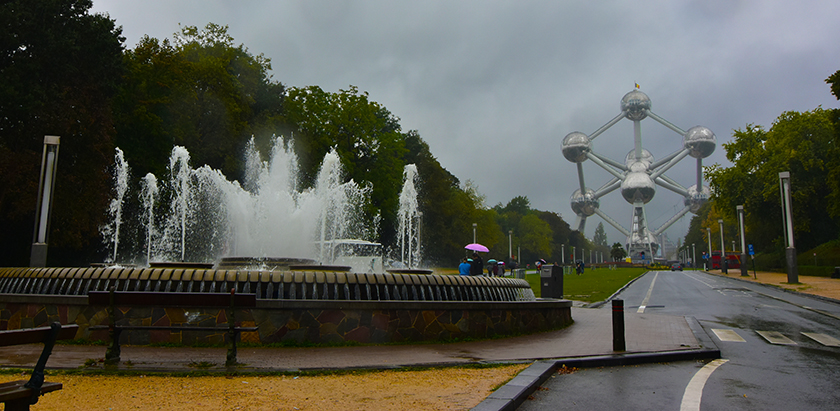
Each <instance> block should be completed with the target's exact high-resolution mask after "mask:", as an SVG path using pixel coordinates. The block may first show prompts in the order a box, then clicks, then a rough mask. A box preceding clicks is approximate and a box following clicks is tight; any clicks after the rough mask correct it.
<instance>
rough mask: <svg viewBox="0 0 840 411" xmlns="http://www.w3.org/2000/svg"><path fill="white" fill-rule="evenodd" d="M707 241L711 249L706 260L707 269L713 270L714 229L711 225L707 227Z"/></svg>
mask: <svg viewBox="0 0 840 411" xmlns="http://www.w3.org/2000/svg"><path fill="white" fill-rule="evenodd" d="M706 241H708V247H709V250H708V251H709V254H708V255H707V257H708V258H707V259H706V261H707V263H706V264H707V267H706V269H707V270H711V269H712V229H711V228H710V227H706Z"/></svg>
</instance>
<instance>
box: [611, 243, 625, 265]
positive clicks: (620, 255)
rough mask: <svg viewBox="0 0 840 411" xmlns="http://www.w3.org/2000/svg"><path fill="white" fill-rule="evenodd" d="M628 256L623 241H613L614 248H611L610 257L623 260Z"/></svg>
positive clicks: (614, 259)
mask: <svg viewBox="0 0 840 411" xmlns="http://www.w3.org/2000/svg"><path fill="white" fill-rule="evenodd" d="M626 257H627V251H626V250H625V249H624V246H623V245H621V243H613V245H612V248H610V258H611V259H612V260H613V261H622V260H624V258H626Z"/></svg>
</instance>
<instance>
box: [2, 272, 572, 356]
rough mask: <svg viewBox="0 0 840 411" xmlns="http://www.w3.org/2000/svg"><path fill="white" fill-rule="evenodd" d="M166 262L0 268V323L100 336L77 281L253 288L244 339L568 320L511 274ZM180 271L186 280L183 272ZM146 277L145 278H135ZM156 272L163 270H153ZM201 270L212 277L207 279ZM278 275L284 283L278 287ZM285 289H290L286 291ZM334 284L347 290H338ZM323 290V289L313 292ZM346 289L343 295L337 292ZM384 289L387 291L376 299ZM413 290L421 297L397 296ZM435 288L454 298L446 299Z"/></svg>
mask: <svg viewBox="0 0 840 411" xmlns="http://www.w3.org/2000/svg"><path fill="white" fill-rule="evenodd" d="M165 271H166V270H162V269H158V270H150V269H105V268H95V269H94V268H90V269H60V268H57V269H30V268H27V269H7V268H0V329H3V330H6V329H18V328H30V327H39V326H45V325H47V324H49V323H50V322H52V321H59V322H61V323H62V324H70V323H74V324H78V325H79V326H80V328H79V332H78V335H77V338H78V339H82V340H91V341H95V340H103V341H107V339H108V335H107V331H94V332H91V331H89V330H88V327H89V326H92V325H103V324H107V323H108V316H107V310H106V307H105V306H90V305H88V301H87V295H86V291H84V290H91V289H98V290H105V289H107V288H109V287H111V286H113V287H116V289H118V290H123V289H129V290H133V289H135V288H140V289H141V291H142V290H145V289H146V288H149V290H150V291H155V290H157V291H161V292H165V291H172V292H175V291H179V292H184V291H193V292H195V291H197V289H196V288H197V287H201V286H202V284H204V287H205V288H206V289H205V291H206V292H210V289H211V288H212V289H213V291H214V292H226V291H227V290H228V289H235V290H236V291H237V292H240V293H241V292H255V293H256V294H257V296H258V297H257V298H258V299H257V306H256V307H255V308H251V309H241V310H237V312H236V321H237V322H238V323H240V324H241V325H243V326H258V327H259V331H257V332H252V333H242V335H241V340H242V341H244V342H253V343H258V344H270V343H278V342H284V341H295V342H311V343H342V342H350V341H355V342H360V343H384V342H402V341H405V342H411V341H441V340H451V339H456V338H458V339H463V338H487V337H493V336H507V335H518V334H527V333H534V332H539V331H546V330H550V329H557V328H561V327H564V326H566V325H569V324H570V323H571V321H572V318H571V311H570V310H571V302H570V301H566V300H548V299H546V300H536V299H534V298H533V293H532V292H531V293H530V294H529V292H530V291H531V290H530V287H528V286H527V282H525V281H523V280H516V279H503V278H473V277H457V276H433V275H427V276H424V275H397V274H394V275H387V274H386V275H377V276H373V275H364V274H358V275H355V274H354V275H351V274H350V273H309V272H307V273H301V272H279V273H278V272H275V273H269V274H271V275H265V274H266V273H265V272H245V273H242V272H241V271H240V272H236V271H223V270H189V271H191V272H190V273H187V272H186V271H187V270H181V272H176V271H177V270H176V271H172V270H169V272H168V273H167V275H166V276H164V272H165ZM187 274H189V280H183V278H185V276H187ZM94 277H96V278H94ZM132 277H136V278H135V279H134V280H132ZM144 277H145V278H146V280H141V278H144ZM164 277H166V280H165V281H164V280H161V278H164ZM173 277H178V280H177V281H175V280H174V278H173ZM205 277H206V278H212V279H214V281H213V282H212V284H211V283H207V281H205V280H204V279H205ZM444 277H445V278H444ZM152 278H156V279H157V280H152ZM49 279H52V280H49ZM196 279H200V281H198V280H196ZM287 279H288V282H286V280H287ZM348 279H351V280H348ZM228 280H231V281H228ZM240 280H241V281H240ZM250 280H256V281H250ZM263 280H265V281H264V282H263ZM380 280H381V284H380ZM132 281H134V282H132ZM142 281H146V282H142ZM183 281H187V282H185V283H184V282H183ZM208 281H209V280H208ZM351 281H352V283H351ZM361 281H364V283H361ZM190 282H192V283H190ZM389 282H391V283H392V284H390V288H389V284H388V283H389ZM398 282H399V283H400V284H397V283H398ZM415 282H416V285H415ZM406 283H408V285H406ZM523 283H524V285H523ZM27 284H28V285H27ZM187 284H191V285H190V287H188V286H187ZM268 284H272V285H273V287H271V290H273V291H271V292H268V289H269V287H268ZM279 284H284V287H283V290H285V291H284V292H281V291H280V287H279ZM338 284H341V286H340V287H339V286H338ZM179 285H180V287H179ZM345 285H346V287H345ZM94 286H95V287H94ZM401 286H405V288H402V287H401ZM459 287H461V288H459ZM185 288H187V289H185ZM246 288H247V289H246ZM292 289H294V290H296V291H295V292H294V293H293V294H292V292H291V290H292ZM389 289H390V290H391V291H390V292H387V291H386V290H389ZM444 289H445V290H446V291H443V290H444ZM526 289H527V290H526ZM76 290H82V291H80V292H77V291H76ZM257 290H259V291H257ZM342 290H345V291H346V290H350V291H349V294H346V295H345V294H344V291H342ZM418 290H423V292H422V293H421V292H419V291H418ZM20 291H25V292H23V293H21V292H20ZM33 291H38V293H33ZM42 291H43V292H42ZM336 293H337V294H336ZM290 295H294V296H295V297H297V298H296V299H291V298H289V296H290ZM324 296H326V298H329V299H326V298H313V297H324ZM345 296H349V298H348V299H344V297H345ZM386 296H389V299H388V300H384V297H386ZM412 296H417V297H421V296H424V297H425V298H427V299H417V300H413V299H407V298H403V297H412ZM443 296H451V297H453V298H452V300H449V301H446V300H442V297H443ZM266 297H271V298H266ZM278 297H279V298H278ZM459 298H462V299H463V300H459ZM117 318H118V322H123V323H131V324H139V325H174V324H184V323H188V324H192V325H202V326H207V325H227V317H226V314H225V310H219V309H207V308H203V307H167V308H156V307H129V306H126V307H118V313H117ZM122 335H123V337H122V340H121V342H122V343H125V344H137V345H144V344H149V343H161V342H168V343H181V344H187V345H192V344H197V343H222V342H224V339H225V337H226V336H225V334H224V333H217V334H212V333H208V332H192V331H179V332H170V331H124V332H123V333H122Z"/></svg>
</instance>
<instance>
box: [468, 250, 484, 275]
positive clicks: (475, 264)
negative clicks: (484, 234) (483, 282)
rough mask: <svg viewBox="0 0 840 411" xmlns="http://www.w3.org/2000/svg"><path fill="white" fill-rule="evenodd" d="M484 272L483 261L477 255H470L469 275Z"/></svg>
mask: <svg viewBox="0 0 840 411" xmlns="http://www.w3.org/2000/svg"><path fill="white" fill-rule="evenodd" d="M482 271H484V261H482V259H481V256H479V255H478V253H473V255H472V265H471V266H470V275H481V274H482Z"/></svg>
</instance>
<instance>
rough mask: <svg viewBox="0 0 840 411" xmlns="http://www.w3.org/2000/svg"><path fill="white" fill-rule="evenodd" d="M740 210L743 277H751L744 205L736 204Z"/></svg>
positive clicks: (736, 208)
mask: <svg viewBox="0 0 840 411" xmlns="http://www.w3.org/2000/svg"><path fill="white" fill-rule="evenodd" d="M735 211H737V212H738V224H739V225H740V226H741V227H740V228H741V277H749V276H750V275H749V274H748V273H747V237H746V236H745V234H744V233H745V230H744V206H743V205H739V206H735Z"/></svg>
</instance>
